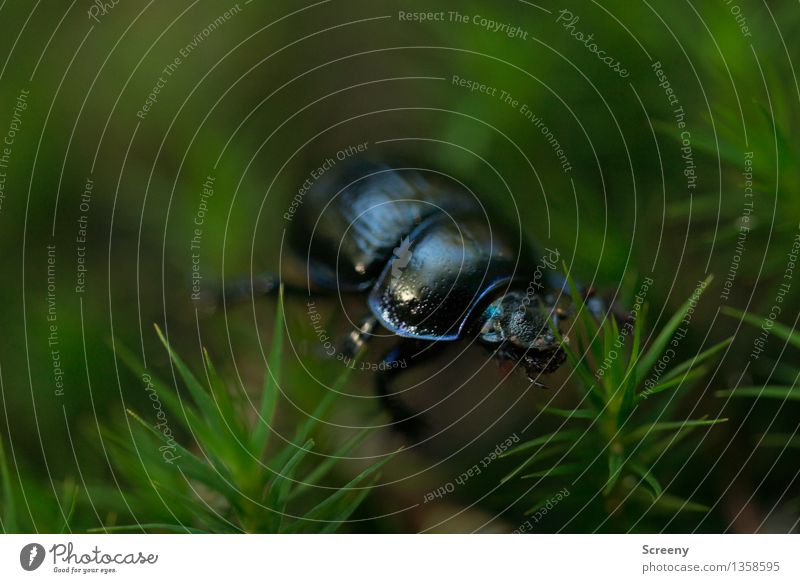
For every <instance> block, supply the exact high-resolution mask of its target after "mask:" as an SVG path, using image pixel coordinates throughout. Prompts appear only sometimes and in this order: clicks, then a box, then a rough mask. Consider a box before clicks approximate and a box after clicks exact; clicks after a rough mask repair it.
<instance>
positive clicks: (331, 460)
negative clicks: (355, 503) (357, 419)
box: [289, 427, 372, 500]
mask: <svg viewBox="0 0 800 583" xmlns="http://www.w3.org/2000/svg"><path fill="white" fill-rule="evenodd" d="M371 431H372V430H371V429H370V428H369V427H366V428H364V429H362V430H361V431H359V432H358V433H356V434H355V435H354V436H353V437H351V438H350V439H348V440H347V441H346V442H345V443H344V445H342V447H340V448H339V449H338V450H336V451H335V452H334V453H333V454H331V455H329V456H327V457H326V458H325V460H324V461H323V462H322V463H320V464H319V465H317V467H316V468H314V470H313V471H312V472H311V473H309V474H308V475H307V476H305V477H304V478H303V481H302V482H300V483H298V484H296V485H295V487H294V488H293V489H292V493H291V494H290V495H289V499H290V500H292V499H294V498H295V497H297V496H299V495H300V494H301V493H302V492H304V491H305V490H306V489H308V488H310V487H311V486H314V485H316V484H317V482H319V481H320V480H321V479H322V478H324V477H325V475H327V473H328V472H330V471H331V470H332V469H333V468H334V466H335V465H336V464H337V463H338V462H340V461H341V460H342V459H344V458H346V457H347V456H348V455H349V454H350V452H352V451H353V450H354V449H355V448H357V447H358V446H359V445H361V444H362V443H363V442H364V439H366V437H367V435H369V434H370V432H371Z"/></svg>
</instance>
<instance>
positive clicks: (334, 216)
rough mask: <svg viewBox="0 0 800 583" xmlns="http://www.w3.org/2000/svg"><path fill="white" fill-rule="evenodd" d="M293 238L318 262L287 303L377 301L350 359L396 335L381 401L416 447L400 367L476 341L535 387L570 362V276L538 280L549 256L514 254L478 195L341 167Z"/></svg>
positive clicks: (238, 287) (380, 385)
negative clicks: (397, 385) (330, 295)
mask: <svg viewBox="0 0 800 583" xmlns="http://www.w3.org/2000/svg"><path fill="white" fill-rule="evenodd" d="M493 226H494V228H493ZM289 232H290V238H291V241H292V244H293V247H294V249H295V251H296V252H297V253H298V254H300V255H302V256H304V257H305V258H306V267H307V270H306V273H307V276H308V280H309V285H308V286H306V287H303V286H298V285H289V284H288V283H285V284H284V285H285V289H286V290H287V291H291V292H296V293H305V294H307V293H309V291H310V292H312V293H315V292H322V291H327V292H337V291H338V292H348V293H361V294H367V307H368V309H369V312H368V313H367V315H366V316H365V317H364V318H363V319H362V320H361V321H360V322H359V323H358V324H357V325H356V327H355V329H354V331H353V332H351V334H350V335H349V337H348V339H347V341H346V346H345V347H344V349H343V350H344V352H345V353H346V354H349V355H353V354H356V353H357V352H358V351H359V350H360V349H361V348H362V347H363V346H364V344H365V342H366V341H367V340H368V339H369V337H370V336H371V335H373V333H374V332H375V331H376V327H377V326H382V327H383V328H385V329H387V330H389V331H390V332H392V333H394V335H396V337H397V343H396V345H395V346H394V347H392V348H391V349H390V350H389V351H388V352H387V353H386V355H385V356H384V357H383V360H382V363H381V366H379V367H377V369H378V371H379V373H378V379H377V391H378V395H379V396H380V397H381V402H382V404H383V405H384V406H385V407H386V408H387V410H388V412H389V413H390V415H391V417H392V420H393V421H394V423H395V424H396V426H397V428H398V429H399V430H400V431H401V432H403V433H405V434H406V435H408V436H416V434H417V433H418V431H419V429H420V428H421V427H422V424H421V423H420V421H419V419H418V418H419V415H417V414H415V413H413V412H412V411H411V410H410V409H409V408H408V407H407V406H406V405H405V403H403V402H402V401H401V400H400V399H398V398H397V397H395V396H394V395H393V394H392V393H391V391H390V390H389V384H390V382H391V380H392V379H393V377H394V376H395V375H396V374H398V373H399V372H400V371H402V370H403V368H400V367H398V366H396V365H397V363H399V362H405V361H408V360H411V361H412V364H418V363H419V362H421V361H422V360H423V359H428V358H430V357H431V356H433V355H434V354H436V353H437V352H438V350H437V349H438V348H439V347H441V346H443V345H444V343H446V342H450V341H456V340H462V339H467V338H470V339H477V341H478V343H479V344H480V345H482V346H484V347H485V348H487V349H488V350H489V351H491V352H492V353H494V354H495V355H496V357H497V358H498V359H499V360H500V361H501V363H505V364H510V365H516V364H519V365H520V366H521V367H523V368H524V369H525V371H526V372H527V374H528V377H529V378H530V379H531V381H533V382H536V379H538V377H539V375H540V374H542V373H549V372H552V371H555V370H556V369H558V368H559V367H560V366H561V364H562V363H563V362H564V360H565V353H564V351H563V349H562V348H561V346H560V343H559V341H558V338H557V335H556V334H555V333H554V328H557V326H558V323H559V320H560V319H562V318H563V317H564V316H565V310H564V309H563V305H562V299H561V298H565V297H567V296H566V294H565V293H564V289H563V288H564V278H563V276H559V275H558V273H556V272H555V271H553V269H552V268H553V267H555V265H549V266H548V269H547V270H546V273H542V272H540V271H539V270H536V271H534V266H536V265H537V263H538V259H537V255H536V254H535V253H533V252H532V251H531V250H530V249H529V248H528V246H527V245H526V244H524V243H523V244H521V245H520V244H519V242H518V243H517V244H514V241H513V239H514V238H513V237H511V236H510V234H509V233H507V232H506V230H505V229H504V228H502V226H499V227H498V225H496V224H494V225H493V223H492V221H490V220H489V218H488V215H487V213H486V211H485V209H484V207H483V206H482V205H481V204H480V201H479V200H478V199H477V198H476V197H475V196H474V195H473V194H472V193H471V191H470V190H468V189H467V188H466V187H465V186H463V185H462V184H460V183H458V182H456V181H455V180H453V179H450V178H447V177H445V176H444V175H443V174H440V173H438V172H434V171H431V170H426V169H422V168H415V167H411V166H408V165H402V164H395V165H390V164H387V163H379V162H372V161H368V160H365V159H358V160H356V161H351V162H349V163H345V164H340V170H339V171H338V172H335V171H329V172H327V173H326V174H325V175H324V176H323V177H322V178H321V179H320V180H318V181H317V182H316V183H315V184H314V185H313V186H312V187H311V189H310V190H309V191H308V192H307V194H306V195H305V197H304V198H303V199H302V200H301V201H300V206H299V208H298V209H297V212H296V214H295V215H294V216H292V225H291V229H290V231H289ZM539 280H541V281H539ZM278 285H279V281H278V278H277V277H276V276H274V275H270V274H263V275H260V276H258V277H256V278H254V279H252V280H250V279H249V278H248V279H246V280H242V281H240V282H237V283H234V284H233V285H229V286H227V287H226V288H225V289H224V292H223V293H224V295H225V297H224V300H223V301H225V303H226V304H229V303H231V302H234V301H236V300H242V299H246V298H251V297H253V296H254V295H265V294H269V293H272V292H274V291H275V290H276V289H277V288H278ZM366 311H367V310H366V309H365V312H366Z"/></svg>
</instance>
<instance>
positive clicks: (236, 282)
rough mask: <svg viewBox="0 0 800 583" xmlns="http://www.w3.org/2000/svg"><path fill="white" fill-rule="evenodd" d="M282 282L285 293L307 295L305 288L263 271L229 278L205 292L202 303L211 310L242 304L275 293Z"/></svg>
mask: <svg viewBox="0 0 800 583" xmlns="http://www.w3.org/2000/svg"><path fill="white" fill-rule="evenodd" d="M282 283H283V291H284V293H285V294H287V295H296V296H304V297H308V290H307V289H305V288H303V287H301V286H297V285H294V284H291V283H286V282H285V281H283V282H282V281H281V278H280V277H279V276H278V275H277V274H276V273H272V272H264V273H259V274H257V275H254V276H252V277H247V276H240V277H234V278H232V279H230V280H229V281H228V282H227V283H225V285H223V286H220V287H219V288H217V289H216V290H214V291H213V292H210V293H209V294H207V295H206V296H205V297H204V300H205V301H204V302H203V303H204V305H205V306H206V307H207V309H208V310H209V311H212V312H213V311H216V310H220V309H223V308H228V307H232V306H236V305H238V304H243V303H245V302H247V301H248V300H251V299H255V298H262V297H269V296H272V295H275V294H277V293H278V290H279V289H280V287H281V284H282Z"/></svg>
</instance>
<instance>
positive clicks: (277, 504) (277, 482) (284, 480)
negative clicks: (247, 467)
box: [267, 439, 314, 533]
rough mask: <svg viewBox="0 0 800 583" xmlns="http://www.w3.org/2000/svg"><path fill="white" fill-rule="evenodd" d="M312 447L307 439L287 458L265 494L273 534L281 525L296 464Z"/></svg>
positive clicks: (311, 442)
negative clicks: (269, 510)
mask: <svg viewBox="0 0 800 583" xmlns="http://www.w3.org/2000/svg"><path fill="white" fill-rule="evenodd" d="M312 447H314V440H313V439H309V440H308V441H306V442H305V443H304V444H303V446H302V447H300V448H298V449H297V451H295V452H294V454H293V455H292V456H291V457H290V458H289V460H288V461H287V462H286V464H285V465H284V466H283V467H282V468H281V469H280V470H278V473H277V475H276V476H275V479H274V480H273V481H272V484H271V485H270V488H269V493H268V494H267V507H268V508H270V509H271V510H272V512H271V513H270V520H269V522H270V524H271V529H272V531H273V532H276V533H277V532H280V530H281V524H282V523H283V515H284V513H285V512H286V503H287V501H288V498H289V491H290V490H291V488H292V484H293V483H294V472H295V469H296V468H297V466H298V464H299V463H300V462H301V461H302V460H303V458H304V457H305V456H306V455H307V454H308V453H309V452H310V451H311V448H312Z"/></svg>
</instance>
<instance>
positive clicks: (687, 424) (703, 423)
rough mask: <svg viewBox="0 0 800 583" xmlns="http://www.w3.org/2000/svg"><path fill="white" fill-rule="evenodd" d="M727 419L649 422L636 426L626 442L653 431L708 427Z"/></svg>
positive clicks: (650, 433) (647, 435)
mask: <svg viewBox="0 0 800 583" xmlns="http://www.w3.org/2000/svg"><path fill="white" fill-rule="evenodd" d="M726 421H727V419H687V420H686V421H665V422H660V423H651V424H649V425H644V426H642V427H638V428H637V429H635V430H634V431H632V432H631V433H630V434H628V435H627V436H626V438H625V440H626V441H628V442H635V441H637V440H639V439H641V438H644V437H650V436H651V435H653V434H655V433H659V432H662V431H674V430H679V431H680V430H683V429H694V428H696V427H708V426H711V425H717V424H718V423H725V422H726Z"/></svg>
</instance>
